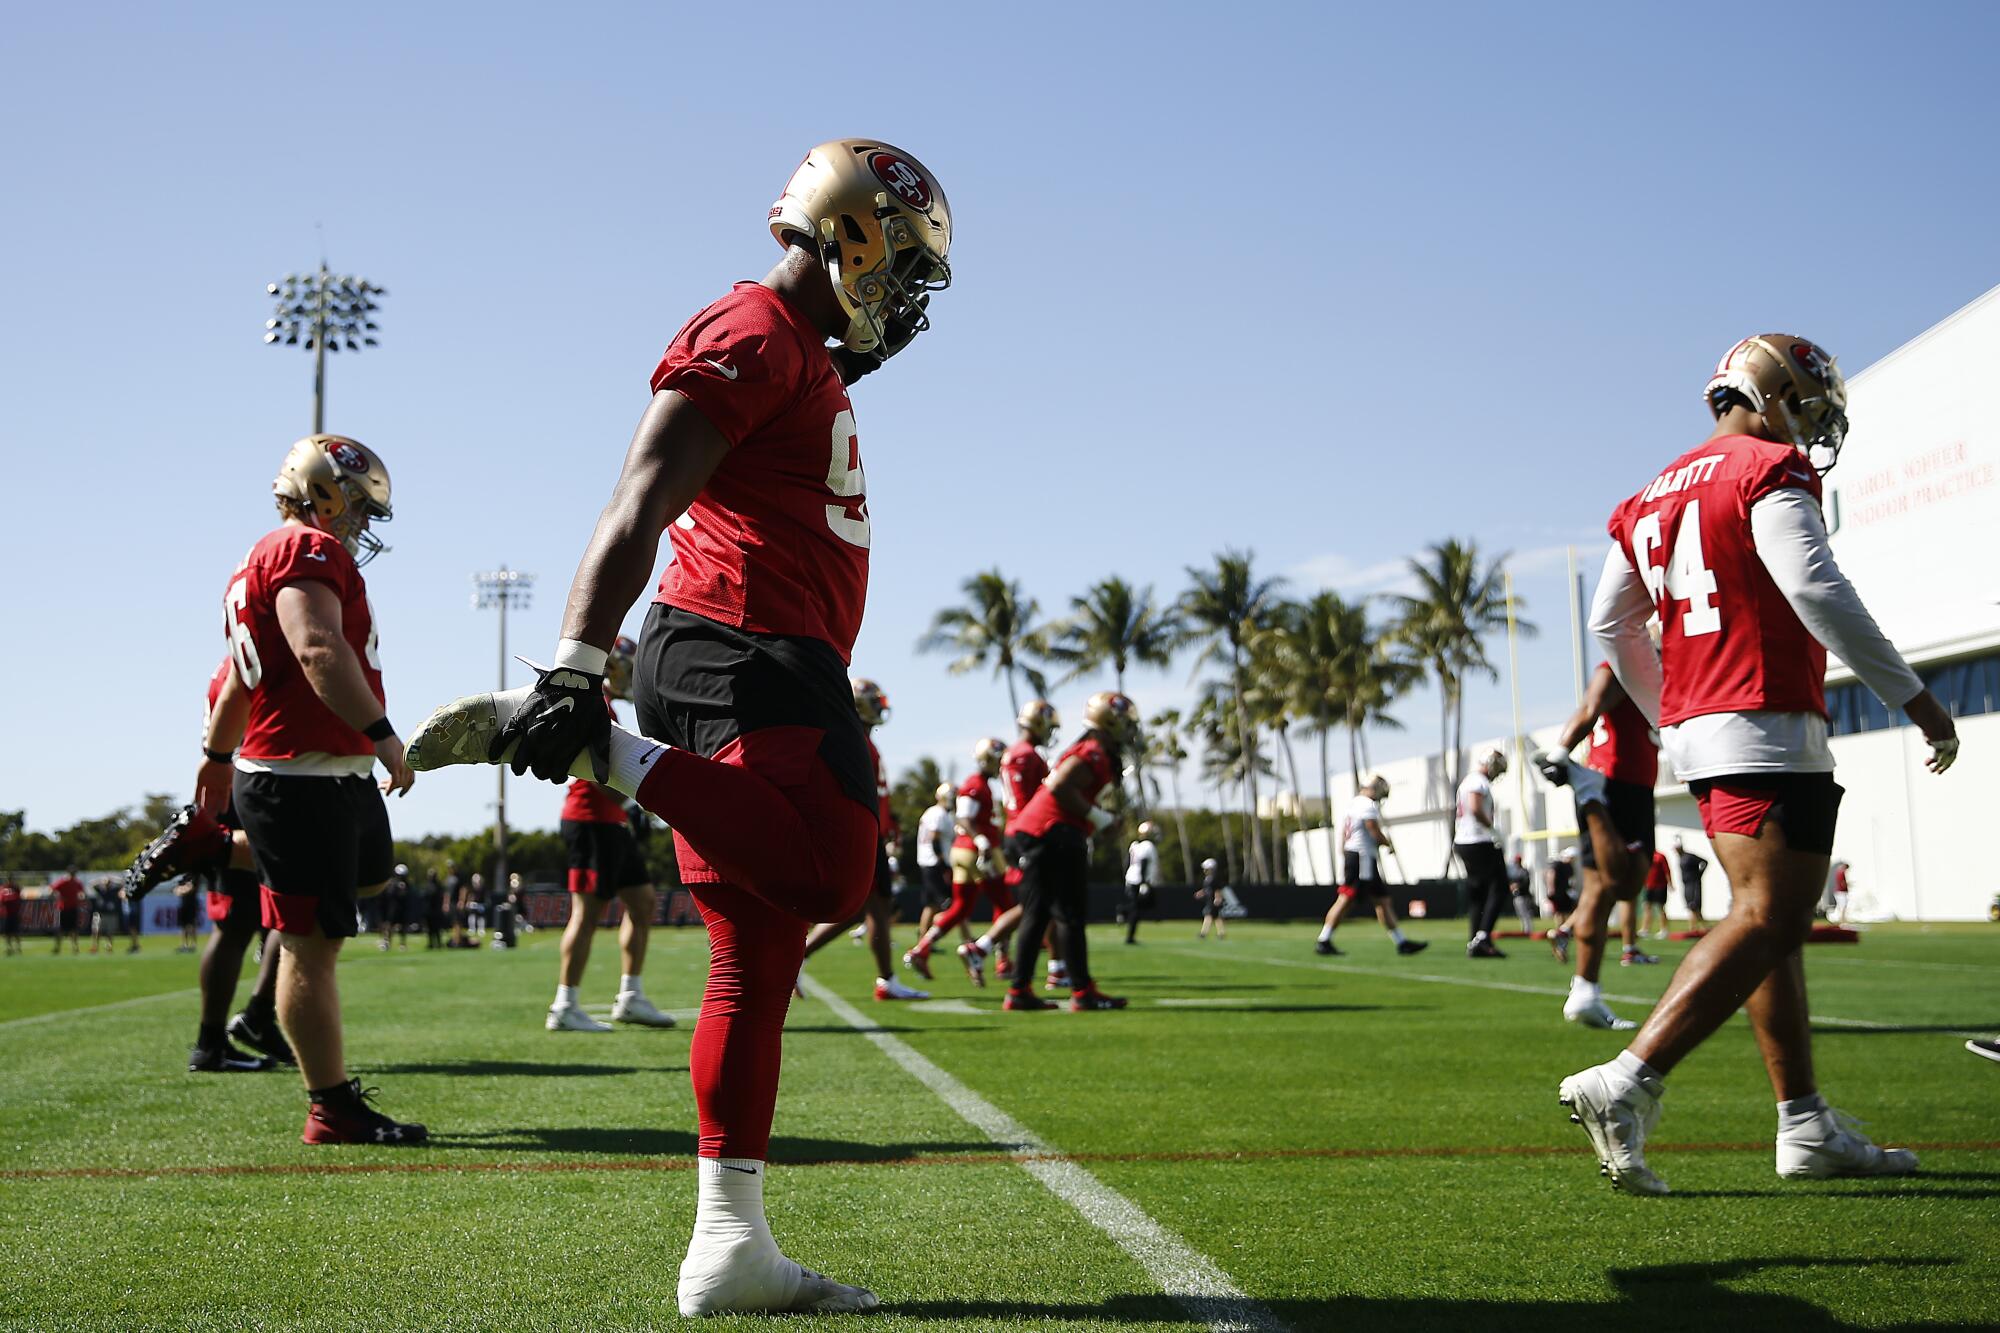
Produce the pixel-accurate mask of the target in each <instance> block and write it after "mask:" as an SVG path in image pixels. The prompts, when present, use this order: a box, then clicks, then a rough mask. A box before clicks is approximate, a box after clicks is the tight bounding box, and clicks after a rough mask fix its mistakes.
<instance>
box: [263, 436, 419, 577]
mask: <svg viewBox="0 0 2000 1333" xmlns="http://www.w3.org/2000/svg"><path fill="white" fill-rule="evenodd" d="M271 494H272V495H274V496H276V497H277V501H278V508H279V510H280V511H281V512H284V513H288V514H289V513H296V514H297V515H298V516H299V517H300V518H303V519H306V520H307V521H308V522H310V523H311V524H312V525H313V526H314V527H316V528H318V529H319V530H320V531H321V532H324V533H326V534H327V535H328V536H329V537H332V538H333V539H334V540H335V541H337V542H339V543H340V544H341V545H342V546H345V547H346V548H347V553H348V554H349V555H351V556H353V557H354V562H355V563H356V564H359V565H365V564H367V563H368V562H369V561H370V560H373V559H374V558H375V557H376V556H378V555H380V554H381V553H382V552H383V551H384V550H386V549H388V548H387V547H385V546H383V545H382V539H381V538H380V537H377V536H376V535H375V534H374V533H372V532H370V531H369V530H368V525H369V523H371V522H374V523H387V522H388V521H389V520H390V518H391V517H393V515H392V513H391V512H390V508H389V469H387V468H385V467H383V466H382V460H381V459H380V458H379V457H377V456H376V453H375V451H374V450H373V449H370V448H369V447H368V446H367V445H365V444H363V443H361V441H359V440H350V439H348V438H347V437H346V436H345V435H308V436H306V437H305V438H304V439H303V440H300V441H299V442H298V443H297V444H295V445H293V446H292V447H291V449H290V450H289V451H288V452H287V453H286V454H285V461H284V462H283V463H281V464H279V465H278V477H277V480H275V481H273V482H272V483H271Z"/></svg>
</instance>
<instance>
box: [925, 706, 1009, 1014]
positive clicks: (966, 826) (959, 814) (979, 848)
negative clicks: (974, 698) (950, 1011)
mask: <svg viewBox="0 0 2000 1333" xmlns="http://www.w3.org/2000/svg"><path fill="white" fill-rule="evenodd" d="M1006 748H1007V747H1006V745H1005V744H1004V743H1002V742H1001V741H999V740H996V739H995V738H994V737H991V736H988V737H986V738H985V739H984V740H982V741H980V742H979V743H978V744H976V745H974V746H973V747H972V772H971V773H969V774H967V775H966V777H965V780H964V781H962V782H960V783H959V784H958V792H957V795H956V798H955V799H954V802H953V808H952V827H953V830H954V834H955V836H954V837H953V838H952V843H951V851H950V854H949V855H950V861H951V906H949V907H947V908H945V910H944V911H942V912H939V913H938V914H937V915H936V916H934V917H932V918H931V924H930V929H929V930H926V931H925V932H924V933H923V934H922V935H921V936H919V937H918V939H917V942H916V944H915V946H913V947H912V948H911V949H910V951H909V952H908V953H906V954H904V955H903V961H904V962H906V963H908V964H909V965H910V966H911V967H912V968H914V969H915V970H916V971H917V972H918V973H919V974H921V975H923V976H925V977H928V976H930V974H931V968H930V956H931V949H932V947H933V946H935V945H936V943H937V941H938V938H939V937H940V936H942V935H943V934H944V933H945V932H946V931H948V930H950V929H951V928H952V927H953V926H956V925H958V924H959V923H961V922H963V921H964V920H965V919H966V918H967V917H969V916H970V915H971V914H972V909H973V908H974V907H975V906H977V905H978V902H979V900H980V899H981V898H982V897H983V898H985V899H987V900H988V901H989V902H991V903H992V904H993V915H994V920H995V921H998V920H999V919H1000V917H1001V915H1002V914H1003V913H1005V912H1007V911H1008V910H1009V909H1010V908H1012V907H1013V906H1014V895H1013V894H1012V893H1010V892H1009V891H1008V889H1007V887H1006V874H1007V859H1006V853H1004V852H1003V851H1002V850H1001V848H1000V825H999V824H998V822H997V814H998V809H999V799H998V797H997V795H996V794H995V792H994V790H993V779H995V778H997V777H999V776H1000V757H1001V755H1002V754H1003V753H1005V751H1006ZM991 933H992V932H989V935H988V937H989V938H990V937H991ZM958 958H959V961H960V962H962V963H964V964H965V974H966V976H968V977H970V978H971V980H972V984H973V985H975V986H984V985H985V984H986V949H985V948H984V947H983V946H982V945H980V944H979V943H978V942H976V941H968V942H967V943H965V944H961V945H959V946H958Z"/></svg>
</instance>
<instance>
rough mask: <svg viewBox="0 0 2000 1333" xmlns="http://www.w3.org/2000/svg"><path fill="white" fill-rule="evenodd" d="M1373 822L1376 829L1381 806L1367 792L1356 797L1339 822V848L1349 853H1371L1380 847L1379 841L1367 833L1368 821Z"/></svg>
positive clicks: (1380, 816)
mask: <svg viewBox="0 0 2000 1333" xmlns="http://www.w3.org/2000/svg"><path fill="white" fill-rule="evenodd" d="M1371 819H1372V820H1374V821H1375V823H1376V826H1377V827H1380V826H1381V823H1382V805H1381V803H1380V802H1379V801H1377V800H1376V799H1375V798H1374V797H1373V796H1370V795H1369V794H1368V793H1367V792H1365V791H1364V792H1362V793H1361V794H1360V795H1359V796H1356V797H1355V798H1354V800H1353V802H1352V803H1351V804H1350V805H1349V806H1348V807H1347V815H1346V817H1345V818H1343V819H1342V820H1341V821H1340V826H1341V832H1342V834H1343V837H1342V839H1341V843H1340V845H1341V848H1342V849H1343V850H1344V851H1350V852H1372V851H1374V850H1375V849H1376V848H1377V847H1379V846H1381V845H1382V844H1381V840H1380V839H1378V838H1377V837H1376V836H1375V835H1374V834H1372V833H1370V832H1369V831H1368V821H1369V820H1371Z"/></svg>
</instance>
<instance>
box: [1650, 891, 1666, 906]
mask: <svg viewBox="0 0 2000 1333" xmlns="http://www.w3.org/2000/svg"><path fill="white" fill-rule="evenodd" d="M1646 901H1647V902H1649V903H1651V904H1652V905H1653V906H1655V907H1665V906H1666V905H1667V891H1666V890H1665V889H1647V890H1646Z"/></svg>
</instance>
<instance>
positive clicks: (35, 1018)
mask: <svg viewBox="0 0 2000 1333" xmlns="http://www.w3.org/2000/svg"><path fill="white" fill-rule="evenodd" d="M200 994H201V991H200V990H198V989H196V988H194V987H189V988H188V989H187V990H170V991H162V992H161V993H160V994H158V995H136V996H134V997H132V998H131V999H129V1000H113V1001H111V1003H109V1004H91V1005H85V1006H84V1007H83V1008H81V1009H58V1010H56V1011H55V1012H54V1013H49V1014H30V1015H29V1016H28V1017H26V1018H10V1019H8V1020H7V1021H6V1022H4V1023H0V1031H5V1030H6V1029H8V1028H24V1027H29V1026H32V1025H33V1024H36V1023H58V1022H61V1021H62V1020H63V1019H66V1018H81V1017H83V1016H84V1015H85V1014H101V1013H104V1012H106V1011H107V1010H111V1009H130V1008H132V1007H134V1006H135V1005H141V1004H151V1003H152V1002H153V1001H155V1000H185V999H187V998H188V997H189V996H190V995H200Z"/></svg>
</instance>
